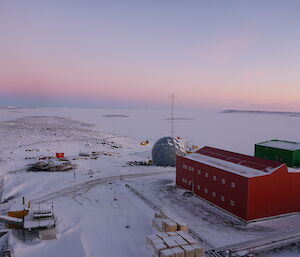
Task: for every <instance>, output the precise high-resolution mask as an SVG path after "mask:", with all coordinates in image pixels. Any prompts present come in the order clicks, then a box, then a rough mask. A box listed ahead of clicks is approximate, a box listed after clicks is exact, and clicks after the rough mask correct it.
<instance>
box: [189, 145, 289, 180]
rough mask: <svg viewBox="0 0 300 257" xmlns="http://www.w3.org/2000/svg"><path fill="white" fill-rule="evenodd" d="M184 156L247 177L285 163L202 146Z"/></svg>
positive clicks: (263, 173)
mask: <svg viewBox="0 0 300 257" xmlns="http://www.w3.org/2000/svg"><path fill="white" fill-rule="evenodd" d="M185 158H187V159H190V160H193V161H197V162H201V163H203V164H206V165H209V166H211V167H215V168H218V169H222V170H225V171H228V172H231V173H234V174H238V175H240V176H243V177H247V178H252V177H257V176H264V175H268V174H271V173H273V172H274V171H276V170H277V169H278V168H280V167H281V166H282V165H285V164H283V163H280V162H270V161H264V160H262V159H260V158H256V157H253V156H247V155H242V154H237V153H233V152H229V151H225V150H220V149H215V148H211V147H204V148H202V149H200V150H199V151H197V152H196V153H193V154H190V155H188V156H186V157H185ZM256 160H257V161H256Z"/></svg>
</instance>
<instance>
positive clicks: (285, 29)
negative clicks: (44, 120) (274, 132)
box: [0, 0, 300, 111]
mask: <svg viewBox="0 0 300 257" xmlns="http://www.w3.org/2000/svg"><path fill="white" fill-rule="evenodd" d="M299 11H300V2H299V1H296V0H288V1H284V3H283V2H282V1H277V0H268V1H267V0H266V1H233V0H231V1H226V2H225V1H151V2H150V1H149V2H147V1H88V2H86V1H64V0H62V1H41V2H40V1H33V0H28V1H3V2H2V3H1V8H0V35H1V36H0V39H1V40H0V42H1V44H0V105H17V106H19V105H26V106H41V105H43V106H44V105H45V106H50V107H55V106H80V107H89V106H93V107H106V106H109V107H123V108H126V107H134V106H136V107H145V106H146V107H149V106H153V107H155V108H156V107H160V106H161V107H163V106H165V105H167V104H169V103H168V101H169V99H168V98H169V96H170V95H171V93H174V94H175V95H176V96H177V100H176V101H177V102H178V104H179V105H180V106H183V107H193V108H202V107H205V108H213V109H215V108H237V109H263V110H290V111H300V101H299V96H300V75H299V67H300V47H299V45H300V33H299V27H300V16H299Z"/></svg>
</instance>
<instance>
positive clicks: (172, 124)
mask: <svg viewBox="0 0 300 257" xmlns="http://www.w3.org/2000/svg"><path fill="white" fill-rule="evenodd" d="M171 97H172V113H171V137H172V138H173V137H174V93H172V96H171Z"/></svg>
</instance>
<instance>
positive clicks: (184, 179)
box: [182, 178, 235, 206]
mask: <svg viewBox="0 0 300 257" xmlns="http://www.w3.org/2000/svg"><path fill="white" fill-rule="evenodd" d="M182 182H183V183H185V184H189V185H191V184H192V182H191V181H188V180H187V179H186V178H182ZM197 190H198V191H200V190H201V186H200V185H197ZM204 193H205V194H208V189H207V188H204ZM211 195H212V197H217V193H216V192H212V193H211ZM220 199H221V201H222V202H224V201H225V196H223V195H221V196H220ZM229 203H230V205H231V206H234V205H235V203H234V201H233V200H230V202H229Z"/></svg>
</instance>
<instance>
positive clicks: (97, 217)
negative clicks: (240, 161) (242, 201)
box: [0, 108, 300, 257]
mask: <svg viewBox="0 0 300 257" xmlns="http://www.w3.org/2000/svg"><path fill="white" fill-rule="evenodd" d="M168 117H169V111H168V110H153V111H150V110H115V109H114V110H110V109H71V108H70V109H68V108H60V109H55V108H52V109H47V108H0V143H1V148H0V175H1V199H2V200H4V201H6V202H8V203H6V204H4V205H3V206H2V207H1V208H2V210H3V211H2V212H5V208H7V206H8V205H9V203H10V201H12V200H11V199H13V198H16V197H22V196H25V197H26V198H27V199H28V200H35V201H52V202H53V203H54V206H55V214H56V216H57V220H58V223H57V229H58V240H52V241H39V240H33V241H30V242H25V243H24V242H21V241H19V240H18V239H17V238H14V237H11V244H12V245H13V247H14V249H15V255H16V257H18V256H22V257H23V256H25V257H26V256H49V257H50V256H72V257H73V256H74V257H76V256H78V257H79V256H90V257H92V256H101V257H106V256H110V257H119V256H128V257H131V256H144V257H150V256H151V252H150V251H149V249H147V247H146V241H145V237H146V235H148V234H149V233H151V232H152V228H151V222H152V218H153V215H154V210H153V209H152V208H150V207H149V205H147V204H146V203H145V202H144V201H142V200H141V199H140V198H139V197H137V196H136V195H135V194H134V193H133V192H132V191H131V190H129V189H128V188H127V187H126V186H125V184H126V183H127V184H128V185H130V186H131V187H133V188H135V189H136V190H137V191H138V192H140V193H141V194H143V195H144V196H145V197H146V198H147V199H149V200H150V201H151V202H153V203H155V204H156V205H158V206H165V205H166V206H168V207H169V208H171V209H173V210H174V212H176V213H177V215H179V216H181V217H182V218H183V219H184V220H186V221H187V222H188V223H189V224H190V226H191V227H192V228H193V230H194V231H196V232H197V233H198V234H199V235H201V236H203V237H205V238H206V239H207V240H208V241H209V242H211V243H212V244H214V245H215V246H220V245H226V244H230V243H235V242H242V241H246V240H250V239H254V238H260V237H265V236H268V235H275V234H280V233H281V232H283V231H288V230H289V229H296V228H300V216H299V215H294V216H289V217H285V218H281V219H278V220H276V221H274V220H273V221H272V220H271V221H263V222H257V223H253V224H251V225H248V226H245V225H244V224H241V223H240V222H239V221H238V220H236V219H234V218H232V217H231V216H229V215H227V214H224V213H223V212H221V211H219V210H216V209H215V208H214V207H211V206H210V205H208V204H207V203H205V202H203V201H202V200H200V199H198V198H195V197H188V198H186V197H183V196H182V192H183V191H182V190H181V189H176V188H175V187H174V186H173V185H174V179H175V174H174V171H175V169H174V168H161V167H146V166H127V165H126V162H128V161H135V160H137V161H139V160H141V161H147V160H148V159H149V158H151V148H152V145H153V143H155V141H156V140H157V139H159V138H160V137H162V136H166V135H169V134H170V133H169V132H170V121H168V120H167V118H168ZM176 117H178V118H181V119H178V120H176V121H175V135H176V136H181V137H184V138H185V139H187V140H188V142H189V143H190V144H196V145H199V146H205V145H209V146H214V147H219V148H224V149H227V150H232V151H236V152H241V153H245V154H253V151H254V144H255V143H257V142H262V141H265V140H268V139H273V138H277V139H283V140H293V141H300V134H299V133H298V130H297V127H299V126H300V118H299V117H297V116H285V115H275V114H274V115H267V114H247V113H219V112H217V111H196V110H184V111H180V112H179V111H177V112H176ZM146 139H148V140H149V141H150V144H149V145H147V146H141V145H140V142H141V141H143V140H146ZM92 151H95V152H101V153H107V155H104V154H101V155H99V156H98V158H97V159H89V158H88V159H83V158H81V159H80V158H78V157H79V156H78V155H79V152H85V153H91V152H92ZM56 152H64V153H65V155H66V157H68V159H69V160H71V162H72V163H73V164H76V165H77V167H76V169H75V170H74V171H73V170H72V171H68V172H52V173H51V172H43V173H41V172H27V171H26V168H27V165H28V164H30V163H33V162H35V161H37V157H38V156H42V155H45V156H54V155H55V153H56ZM73 159H75V160H73ZM152 172H156V175H151V174H152ZM127 174H149V175H151V176H145V177H140V178H135V177H132V178H128V177H126V175H127ZM120 175H122V176H124V177H123V178H122V181H120V179H121V178H120V177H119V176H120ZM126 225H129V228H126V227H125V226H126ZM298 255H299V252H298V251H297V249H291V250H285V251H284V252H277V253H266V254H264V255H261V256H263V257H269V256H276V257H282V256H288V257H291V256H293V257H294V256H298Z"/></svg>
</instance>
